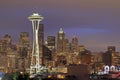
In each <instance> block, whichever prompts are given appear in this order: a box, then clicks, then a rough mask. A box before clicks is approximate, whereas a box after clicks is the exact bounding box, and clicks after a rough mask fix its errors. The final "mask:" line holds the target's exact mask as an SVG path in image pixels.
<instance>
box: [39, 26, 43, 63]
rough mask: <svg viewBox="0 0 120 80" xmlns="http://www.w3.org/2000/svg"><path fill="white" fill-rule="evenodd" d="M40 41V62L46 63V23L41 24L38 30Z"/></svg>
mask: <svg viewBox="0 0 120 80" xmlns="http://www.w3.org/2000/svg"><path fill="white" fill-rule="evenodd" d="M38 43H39V56H40V64H44V54H43V45H44V25H43V24H39V30H38Z"/></svg>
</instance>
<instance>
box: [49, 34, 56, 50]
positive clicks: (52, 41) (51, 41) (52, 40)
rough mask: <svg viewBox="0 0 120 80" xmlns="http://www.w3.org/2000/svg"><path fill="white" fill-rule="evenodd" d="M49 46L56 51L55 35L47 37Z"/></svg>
mask: <svg viewBox="0 0 120 80" xmlns="http://www.w3.org/2000/svg"><path fill="white" fill-rule="evenodd" d="M47 47H48V48H49V49H50V50H51V51H53V52H55V36H48V37H47Z"/></svg>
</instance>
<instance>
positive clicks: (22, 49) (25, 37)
mask: <svg viewBox="0 0 120 80" xmlns="http://www.w3.org/2000/svg"><path fill="white" fill-rule="evenodd" d="M28 50H30V38H29V33H28V32H21V34H20V38H19V53H20V56H21V57H27V56H28Z"/></svg>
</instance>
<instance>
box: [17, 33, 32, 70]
mask: <svg viewBox="0 0 120 80" xmlns="http://www.w3.org/2000/svg"><path fill="white" fill-rule="evenodd" d="M18 52H19V54H18V56H17V60H16V61H17V63H16V66H17V67H16V68H17V69H18V70H19V71H25V70H26V69H27V68H29V66H30V56H31V55H30V52H31V49H30V37H29V33H28V32H21V33H20V38H19V44H18Z"/></svg>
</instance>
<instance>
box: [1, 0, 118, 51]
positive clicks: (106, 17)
mask: <svg viewBox="0 0 120 80" xmlns="http://www.w3.org/2000/svg"><path fill="white" fill-rule="evenodd" d="M119 3H120V1H118V0H116V1H113V0H99V1H98V0H97V1H96V0H80V1H77V0H74V1H73V0H69V2H68V1H63V0H60V1H56V0H51V1H47V0H44V1H39V0H31V1H28V0H26V1H24V2H23V1H16V0H11V1H1V3H0V12H1V13H0V14H1V15H0V17H1V18H0V38H2V37H3V36H4V35H5V34H10V35H11V36H12V38H13V42H18V38H19V35H20V32H29V33H30V36H31V39H32V26H31V23H30V22H29V20H28V19H27V17H28V16H29V15H30V14H31V13H33V12H38V13H39V14H40V15H42V16H43V17H44V18H45V19H44V20H43V21H42V23H43V24H44V30H45V33H44V34H45V37H47V36H56V37H57V32H58V31H59V28H60V27H62V28H63V30H64V32H65V34H66V38H68V39H69V40H70V41H71V40H72V37H73V36H74V35H76V36H77V37H78V40H79V44H81V45H85V47H86V48H87V49H89V50H91V51H106V50H107V46H116V48H117V50H118V51H120V44H119V42H120V41H119V40H120V38H119V34H120V32H119V29H120V27H119V26H120V24H119V21H120V17H119V14H120V11H119V9H120V6H119ZM45 40H46V39H45Z"/></svg>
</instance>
